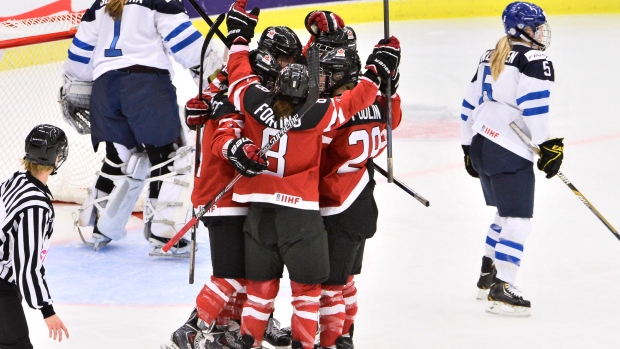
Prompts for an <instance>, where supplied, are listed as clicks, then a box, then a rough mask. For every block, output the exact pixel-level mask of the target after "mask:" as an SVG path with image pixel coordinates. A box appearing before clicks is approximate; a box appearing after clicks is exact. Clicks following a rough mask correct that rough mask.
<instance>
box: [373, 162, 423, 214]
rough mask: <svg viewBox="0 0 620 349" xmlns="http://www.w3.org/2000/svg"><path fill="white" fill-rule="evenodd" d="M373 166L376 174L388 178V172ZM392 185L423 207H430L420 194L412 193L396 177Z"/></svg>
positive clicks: (411, 190)
mask: <svg viewBox="0 0 620 349" xmlns="http://www.w3.org/2000/svg"><path fill="white" fill-rule="evenodd" d="M374 165H375V170H377V172H379V173H381V174H382V175H383V176H384V177H385V178H387V177H388V172H387V171H386V170H384V169H383V168H381V167H380V166H379V165H377V164H374ZM394 184H396V186H397V187H399V188H400V189H402V190H404V191H405V192H407V194H409V195H411V196H413V198H414V199H416V200H418V201H419V202H420V203H421V204H422V205H424V206H426V207H428V206H430V204H431V203H430V202H429V201H428V200H426V199H425V198H424V197H422V196H421V195H420V194H418V193H416V192H415V191H413V189H411V188H409V187H408V186H407V185H406V184H405V183H403V182H401V181H400V180H398V178H396V177H394Z"/></svg>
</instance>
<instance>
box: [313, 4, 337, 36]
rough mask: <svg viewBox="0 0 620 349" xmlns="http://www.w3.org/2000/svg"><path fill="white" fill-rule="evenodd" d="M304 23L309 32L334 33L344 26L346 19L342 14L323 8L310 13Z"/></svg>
mask: <svg viewBox="0 0 620 349" xmlns="http://www.w3.org/2000/svg"><path fill="white" fill-rule="evenodd" d="M304 23H305V24H306V29H308V32H309V33H310V34H312V35H314V36H317V35H319V34H320V33H333V32H335V31H337V30H339V29H342V27H344V21H343V20H342V18H340V16H338V15H337V14H335V13H333V12H330V11H321V10H316V11H312V12H310V13H308V15H307V16H306V19H305V20H304Z"/></svg>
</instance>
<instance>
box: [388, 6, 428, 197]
mask: <svg viewBox="0 0 620 349" xmlns="http://www.w3.org/2000/svg"><path fill="white" fill-rule="evenodd" d="M383 34H384V35H383V36H384V38H385V40H386V41H388V40H390V1H389V0H383ZM385 85H386V86H385V94H386V97H387V102H386V109H387V117H388V118H387V126H386V130H387V176H386V177H387V181H388V183H393V182H394V158H393V154H392V86H391V81H387V82H386V83H385ZM426 206H428V205H426Z"/></svg>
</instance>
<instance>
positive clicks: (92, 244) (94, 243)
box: [76, 225, 112, 251]
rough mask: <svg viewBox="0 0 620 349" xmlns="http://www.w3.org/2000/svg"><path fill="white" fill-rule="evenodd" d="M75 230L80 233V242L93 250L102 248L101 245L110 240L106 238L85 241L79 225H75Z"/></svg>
mask: <svg viewBox="0 0 620 349" xmlns="http://www.w3.org/2000/svg"><path fill="white" fill-rule="evenodd" d="M76 227H77V231H78V233H79V234H80V239H82V242H83V243H84V245H86V246H88V247H92V248H93V249H94V250H95V251H97V250H99V249H100V248H102V247H103V246H105V245H107V244H109V243H110V241H112V240H108V241H87V240H86V239H85V238H84V235H82V231H81V230H80V227H79V226H77V225H76Z"/></svg>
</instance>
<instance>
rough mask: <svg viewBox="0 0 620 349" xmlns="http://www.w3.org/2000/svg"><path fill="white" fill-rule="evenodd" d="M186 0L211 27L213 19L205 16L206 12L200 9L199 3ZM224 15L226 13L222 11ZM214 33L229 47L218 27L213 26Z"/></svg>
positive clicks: (193, 0) (194, 0)
mask: <svg viewBox="0 0 620 349" xmlns="http://www.w3.org/2000/svg"><path fill="white" fill-rule="evenodd" d="M187 1H188V2H189V4H190V5H192V7H193V8H194V10H196V12H198V14H199V15H200V17H202V19H204V21H205V22H207V24H208V25H209V26H210V27H213V24H214V23H213V21H212V20H211V18H209V16H207V13H206V12H205V11H204V10H203V9H202V7H200V5H198V3H197V2H196V0H187ZM224 15H226V14H225V13H224ZM220 16H221V15H220ZM218 18H219V17H218ZM215 34H217V37H218V38H220V40H222V42H223V43H224V45H226V47H228V48H230V47H229V46H228V43H227V42H226V35H224V34H223V33H222V31H220V30H219V29H218V28H215Z"/></svg>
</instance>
